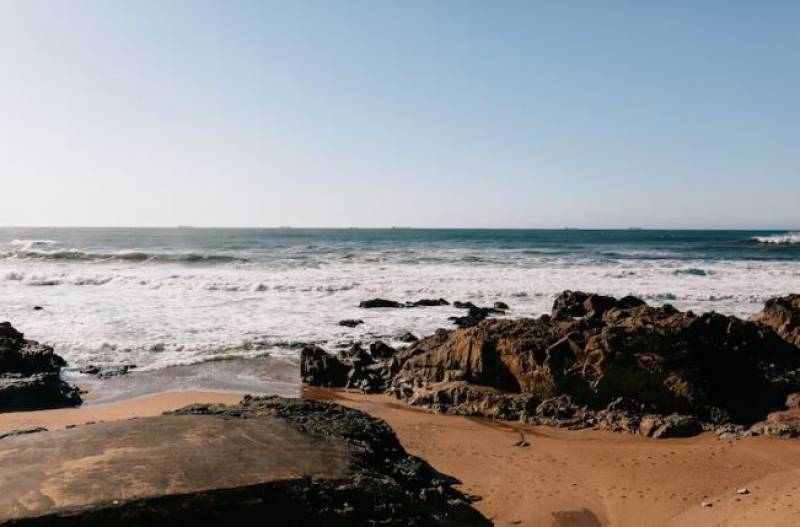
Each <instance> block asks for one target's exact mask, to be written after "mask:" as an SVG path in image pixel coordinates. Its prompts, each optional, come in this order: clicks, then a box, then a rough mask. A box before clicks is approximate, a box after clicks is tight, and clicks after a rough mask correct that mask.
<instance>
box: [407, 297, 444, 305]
mask: <svg viewBox="0 0 800 527" xmlns="http://www.w3.org/2000/svg"><path fill="white" fill-rule="evenodd" d="M449 305H450V302H448V301H447V300H445V299H444V298H423V299H422V300H417V301H416V302H409V303H407V304H406V306H407V307H435V306H449Z"/></svg>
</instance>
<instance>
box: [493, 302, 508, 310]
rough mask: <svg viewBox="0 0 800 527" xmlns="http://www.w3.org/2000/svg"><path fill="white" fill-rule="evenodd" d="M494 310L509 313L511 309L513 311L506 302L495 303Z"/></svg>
mask: <svg viewBox="0 0 800 527" xmlns="http://www.w3.org/2000/svg"><path fill="white" fill-rule="evenodd" d="M494 308H495V309H500V310H502V311H508V310H509V309H511V308H509V307H508V304H506V303H505V302H495V303H494Z"/></svg>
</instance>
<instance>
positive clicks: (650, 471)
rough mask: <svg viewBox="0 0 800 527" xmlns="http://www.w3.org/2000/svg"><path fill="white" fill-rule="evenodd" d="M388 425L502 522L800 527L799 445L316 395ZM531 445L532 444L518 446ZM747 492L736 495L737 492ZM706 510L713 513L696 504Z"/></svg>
mask: <svg viewBox="0 0 800 527" xmlns="http://www.w3.org/2000/svg"><path fill="white" fill-rule="evenodd" d="M306 395H307V396H310V397H316V398H331V399H336V400H337V401H338V402H340V403H342V404H345V405H348V406H351V407H354V408H359V409H361V410H364V411H366V412H369V413H370V414H372V415H375V416H376V417H380V418H382V419H384V420H386V421H387V422H388V423H389V424H390V425H391V426H392V428H393V429H394V430H395V432H396V433H397V435H398V436H399V438H400V440H401V442H402V443H403V445H404V446H405V448H406V449H407V450H408V451H409V452H411V453H412V454H415V455H418V456H420V457H423V458H424V459H426V460H427V461H428V462H430V463H431V464H432V465H433V466H434V467H435V468H436V469H438V470H440V471H442V472H443V473H446V474H449V475H452V476H454V477H456V478H458V479H459V480H460V481H461V482H462V485H461V489H462V490H463V491H464V492H466V493H468V494H472V495H475V496H479V497H480V498H481V499H480V500H479V501H477V502H476V503H475V506H476V507H477V508H478V509H479V510H480V511H481V512H483V513H484V514H485V515H486V516H487V517H489V518H491V519H492V520H494V521H495V524H496V525H498V526H509V525H533V526H558V527H563V526H578V527H593V526H620V527H622V526H636V527H642V526H674V527H678V526H681V527H683V526H686V527H692V526H698V527H699V526H710V525H718V526H754V525H755V526H776V527H789V526H792V527H794V526H800V500H798V498H800V440H780V439H773V438H747V439H741V440H735V441H727V440H726V441H721V440H718V439H717V438H716V437H714V436H713V435H711V434H704V435H701V436H699V437H694V438H689V439H671V440H665V441H657V440H652V439H644V438H640V437H634V436H629V435H624V434H612V433H605V432H596V431H568V430H559V429H553V428H548V427H531V426H521V425H512V424H502V423H496V422H491V421H486V420H480V419H470V418H465V417H456V416H443V415H437V414H433V413H430V412H427V411H423V410H418V409H413V408H409V407H407V406H405V405H404V404H402V403H399V402H397V401H395V400H394V399H392V398H389V397H385V396H364V395H360V394H354V393H347V392H342V391H335V392H332V391H326V390H309V391H307V392H306ZM238 400H239V396H238V395H235V394H228V393H213V392H176V393H162V394H157V395H153V396H147V397H141V398H137V399H129V400H126V401H121V402H117V403H110V404H105V405H94V406H92V405H89V406H86V407H83V408H77V409H63V410H45V411H37V412H24V413H10V414H0V433H3V432H4V431H8V430H12V429H19V428H30V427H35V426H44V427H46V428H48V429H58V428H62V427H64V426H66V425H68V424H80V423H84V422H87V421H109V420H115V419H127V418H131V417H137V416H138V417H142V416H150V415H158V414H160V413H161V412H163V411H167V410H172V409H175V408H179V407H181V406H184V405H186V404H190V403H195V402H203V403H236V402H237V401H238ZM521 437H524V439H525V441H526V442H527V443H529V446H514V444H515V443H518V442H519V441H520V438H521ZM743 487H744V488H747V489H748V490H749V492H750V493H749V494H747V495H739V494H737V492H736V491H737V489H739V488H743ZM702 502H707V503H710V504H711V506H710V507H704V506H701V503H702Z"/></svg>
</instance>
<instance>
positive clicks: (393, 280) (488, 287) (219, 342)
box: [0, 258, 800, 370]
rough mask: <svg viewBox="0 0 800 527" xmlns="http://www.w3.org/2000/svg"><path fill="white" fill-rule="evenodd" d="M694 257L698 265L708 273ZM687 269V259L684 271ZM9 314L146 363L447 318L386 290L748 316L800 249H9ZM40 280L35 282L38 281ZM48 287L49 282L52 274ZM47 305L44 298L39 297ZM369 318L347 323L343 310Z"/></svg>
mask: <svg viewBox="0 0 800 527" xmlns="http://www.w3.org/2000/svg"><path fill="white" fill-rule="evenodd" d="M697 270H702V271H703V272H702V273H700V272H698V271H697ZM678 271H683V272H678ZM0 276H4V277H5V280H0V320H10V321H12V322H13V323H14V325H15V326H16V327H17V328H18V329H20V330H21V331H23V332H25V333H26V334H27V335H28V336H29V337H30V338H33V339H37V340H40V341H43V342H46V343H49V344H52V345H54V346H56V348H57V351H58V352H59V353H61V354H63V355H64V356H65V357H66V358H67V359H68V361H70V364H71V366H73V367H80V366H83V365H86V364H90V363H98V364H120V363H135V364H137V365H138V366H139V367H140V369H144V370H147V369H156V368H163V367H166V366H170V365H177V364H188V363H194V362H201V361H208V360H219V359H220V358H228V357H236V356H241V357H253V356H258V355H262V354H264V353H271V354H288V355H295V354H296V353H297V347H296V346H297V345H298V344H299V343H302V342H317V343H320V344H322V345H324V346H328V347H334V346H336V345H345V344H346V343H348V342H350V341H352V340H357V339H361V338H365V339H371V338H384V339H387V340H389V341H391V340H392V339H394V338H396V337H397V336H399V335H401V334H402V333H404V332H405V331H412V332H413V333H415V334H417V335H427V334H430V333H432V332H433V331H435V329H436V328H438V327H450V322H449V321H448V320H447V317H448V316H452V315H455V314H458V313H461V312H460V311H458V310H456V309H455V308H452V307H447V306H444V307H431V308H415V309H389V310H383V309H379V310H364V309H359V308H358V307H357V306H358V303H359V302H360V301H361V300H364V299H368V298H374V297H383V298H392V299H397V300H400V301H406V300H417V299H420V298H439V297H443V298H447V299H448V300H451V301H453V300H469V301H472V302H474V303H476V304H483V305H486V304H490V303H492V302H494V301H496V300H504V301H506V302H508V303H509V304H510V305H511V307H512V311H511V312H510V313H509V314H510V315H511V316H533V315H539V314H542V313H545V312H548V311H549V310H550V307H551V304H552V300H553V297H554V296H555V295H556V294H557V293H559V292H560V291H562V290H564V289H583V290H587V291H596V292H599V293H603V294H612V295H617V296H620V295H627V294H633V295H637V296H641V297H643V298H645V299H647V300H648V301H649V302H652V303H655V304H658V303H665V302H668V303H671V304H673V305H675V306H676V307H678V308H681V309H692V310H694V311H696V312H702V311H709V310H716V311H720V312H723V313H728V314H735V315H739V316H747V315H750V314H751V313H753V312H756V311H757V310H759V309H760V308H761V305H762V303H763V302H764V300H766V299H767V298H769V297H771V296H776V295H782V294H786V293H788V292H792V291H800V262H792V261H784V262H775V261H771V262H766V261H710V260H702V261H699V260H698V261H692V260H683V261H680V262H676V261H672V260H662V259H654V260H647V259H645V260H630V261H622V262H616V263H611V264H609V263H608V262H592V261H590V260H587V261H574V260H573V261H569V260H558V259H553V258H549V259H547V260H541V261H538V260H535V261H533V263H531V262H526V264H525V265H513V264H511V263H509V262H508V260H507V261H506V262H505V263H481V264H475V263H467V262H462V263H450V264H442V263H436V264H426V263H417V264H414V265H408V264H401V263H368V262H365V261H360V262H351V263H343V262H339V263H331V264H328V265H319V266H292V265H280V266H274V265H266V264H265V265H255V264H249V265H238V264H228V265H202V266H193V265H189V264H187V263H185V262H174V261H173V262H163V263H160V264H158V265H153V264H151V263H146V262H137V261H114V262H111V263H104V264H96V263H89V264H87V263H84V262H78V261H50V260H28V261H20V260H14V259H6V260H0ZM30 286H38V287H30ZM45 286H46V287H45ZM35 305H39V306H43V307H44V308H45V309H44V310H40V311H34V310H33V306H35ZM345 318H360V319H363V320H364V324H363V325H361V326H358V327H357V328H354V329H350V328H343V327H340V326H338V324H337V322H338V321H339V320H341V319H345Z"/></svg>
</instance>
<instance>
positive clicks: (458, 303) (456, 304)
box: [453, 300, 478, 309]
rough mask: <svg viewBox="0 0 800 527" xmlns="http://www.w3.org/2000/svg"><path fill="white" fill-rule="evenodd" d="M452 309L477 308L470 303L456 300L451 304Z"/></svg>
mask: <svg viewBox="0 0 800 527" xmlns="http://www.w3.org/2000/svg"><path fill="white" fill-rule="evenodd" d="M453 307H455V308H456V309H471V308H473V307H478V306H476V305H475V304H473V303H472V302H461V301H460V300H456V301H455V302H453Z"/></svg>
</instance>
